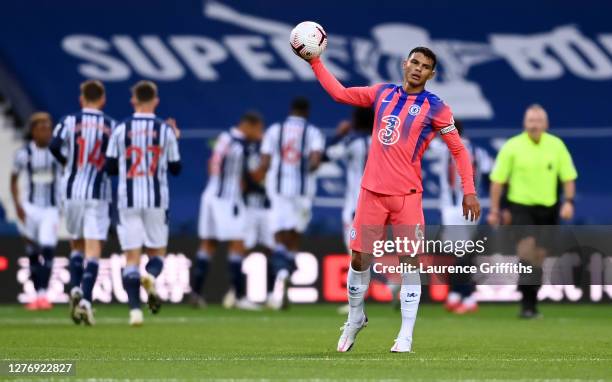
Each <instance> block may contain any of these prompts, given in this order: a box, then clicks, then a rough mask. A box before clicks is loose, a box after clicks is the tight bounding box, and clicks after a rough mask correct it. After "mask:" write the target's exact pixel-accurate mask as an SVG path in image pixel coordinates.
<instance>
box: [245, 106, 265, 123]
mask: <svg viewBox="0 0 612 382" xmlns="http://www.w3.org/2000/svg"><path fill="white" fill-rule="evenodd" d="M240 122H241V123H243V122H246V123H250V124H253V125H255V124H258V123H263V117H262V116H261V114H260V113H259V112H257V111H255V110H249V111H247V112H246V113H244V114H242V117H240Z"/></svg>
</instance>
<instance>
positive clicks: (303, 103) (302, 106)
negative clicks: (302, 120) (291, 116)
mask: <svg viewBox="0 0 612 382" xmlns="http://www.w3.org/2000/svg"><path fill="white" fill-rule="evenodd" d="M291 111H293V112H298V113H300V114H303V115H308V113H309V112H310V101H308V98H306V97H295V98H294V99H293V101H291Z"/></svg>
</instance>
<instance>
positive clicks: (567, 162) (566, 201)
mask: <svg viewBox="0 0 612 382" xmlns="http://www.w3.org/2000/svg"><path fill="white" fill-rule="evenodd" d="M560 144H561V146H560V148H559V179H560V180H561V182H562V183H563V203H562V204H561V209H560V211H559V215H560V216H561V218H562V219H563V220H571V219H572V218H573V217H574V198H575V197H576V179H577V178H578V172H577V171H576V167H575V166H574V162H573V161H572V156H571V155H570V153H569V151H568V150H567V147H566V146H565V144H564V143H563V142H560Z"/></svg>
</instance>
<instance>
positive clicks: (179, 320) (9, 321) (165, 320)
mask: <svg viewBox="0 0 612 382" xmlns="http://www.w3.org/2000/svg"><path fill="white" fill-rule="evenodd" d="M244 319H245V317H234V316H227V317H222V316H215V317H155V318H151V319H150V320H145V323H146V324H147V325H148V324H196V323H206V322H228V321H236V322H238V321H244ZM248 319H249V321H260V322H266V321H270V320H271V317H268V316H260V317H249V318H248ZM127 322H128V318H127V316H126V317H125V318H120V317H102V318H96V323H98V324H127ZM2 324H4V325H30V324H34V325H65V324H72V321H71V320H70V319H69V318H68V317H67V318H0V325H2Z"/></svg>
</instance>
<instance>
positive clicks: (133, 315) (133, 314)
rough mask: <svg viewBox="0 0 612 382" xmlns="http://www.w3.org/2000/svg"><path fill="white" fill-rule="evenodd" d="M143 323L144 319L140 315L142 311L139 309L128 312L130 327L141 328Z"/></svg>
mask: <svg viewBox="0 0 612 382" xmlns="http://www.w3.org/2000/svg"><path fill="white" fill-rule="evenodd" d="M143 321H144V317H143V315H142V310H140V309H131V310H130V326H142V323H143Z"/></svg>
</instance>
